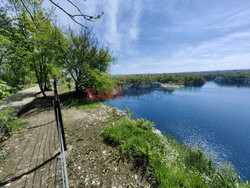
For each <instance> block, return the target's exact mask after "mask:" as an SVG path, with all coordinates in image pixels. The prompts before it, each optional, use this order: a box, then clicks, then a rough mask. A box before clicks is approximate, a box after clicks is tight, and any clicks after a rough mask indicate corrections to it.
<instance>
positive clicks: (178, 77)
mask: <svg viewBox="0 0 250 188" xmlns="http://www.w3.org/2000/svg"><path fill="white" fill-rule="evenodd" d="M115 81H116V84H117V85H118V86H120V85H122V84H127V83H136V84H139V85H140V84H142V83H146V84H148V83H152V82H160V83H168V84H178V85H185V86H202V85H204V84H205V79H204V78H203V76H200V75H193V74H157V75H139V76H131V75H124V76H118V77H115Z"/></svg>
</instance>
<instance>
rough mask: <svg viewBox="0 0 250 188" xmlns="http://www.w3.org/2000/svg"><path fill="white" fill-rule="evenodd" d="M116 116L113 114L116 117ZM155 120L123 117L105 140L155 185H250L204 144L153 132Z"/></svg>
mask: <svg viewBox="0 0 250 188" xmlns="http://www.w3.org/2000/svg"><path fill="white" fill-rule="evenodd" d="M112 119H113V117H112ZM153 126H154V124H153V123H151V122H149V121H147V120H145V119H137V120H132V119H131V118H129V117H125V118H122V119H121V120H119V121H118V123H117V124H116V125H114V126H107V127H106V128H105V130H104V131H103V132H102V137H103V138H104V141H105V142H106V143H107V144H109V145H111V146H113V147H117V148H119V151H120V156H121V157H122V158H124V159H128V160H132V161H133V162H134V165H135V167H137V168H140V169H142V170H143V171H144V172H145V176H147V177H150V178H152V184H153V186H154V187H250V186H249V185H247V184H244V183H243V182H242V180H241V179H240V178H239V177H238V175H237V174H236V173H235V170H234V168H233V166H232V165H230V164H223V165H221V166H220V167H218V166H217V165H216V163H215V161H214V159H213V158H212V157H211V155H209V154H208V153H205V152H204V151H203V150H202V149H201V148H198V147H191V146H185V145H184V144H182V143H180V142H177V141H176V140H175V139H174V138H173V137H171V136H168V137H167V136H163V135H158V134H156V133H154V132H153V130H154V128H153Z"/></svg>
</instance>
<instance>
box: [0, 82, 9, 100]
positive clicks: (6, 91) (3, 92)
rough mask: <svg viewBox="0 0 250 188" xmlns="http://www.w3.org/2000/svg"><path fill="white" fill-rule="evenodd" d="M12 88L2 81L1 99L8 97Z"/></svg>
mask: <svg viewBox="0 0 250 188" xmlns="http://www.w3.org/2000/svg"><path fill="white" fill-rule="evenodd" d="M10 91H11V87H10V86H8V85H7V84H6V83H5V82H3V81H1V80H0V99H2V98H4V97H7V96H8V95H9V94H10Z"/></svg>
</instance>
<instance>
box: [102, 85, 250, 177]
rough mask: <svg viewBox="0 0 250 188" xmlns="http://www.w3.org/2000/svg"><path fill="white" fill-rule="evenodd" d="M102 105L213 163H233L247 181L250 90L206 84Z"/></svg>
mask: <svg viewBox="0 0 250 188" xmlns="http://www.w3.org/2000/svg"><path fill="white" fill-rule="evenodd" d="M105 104H109V105H111V106H114V107H118V108H119V109H122V110H124V109H126V107H128V108H130V109H131V111H133V113H134V117H143V118H147V119H149V120H151V121H153V122H155V124H156V128H157V129H159V130H161V131H164V132H166V133H170V134H171V135H173V136H174V137H175V138H176V139H179V140H182V141H183V142H185V143H189V142H192V143H195V144H199V145H200V146H202V147H203V148H204V149H206V150H208V151H210V152H212V153H213V154H214V156H215V157H216V159H217V161H229V162H231V163H233V164H234V166H235V167H236V170H237V172H238V173H239V174H240V175H241V177H242V178H243V179H244V180H247V179H250V88H247V87H236V86H226V87H225V86H224V87H222V86H219V85H217V84H215V83H214V82H207V83H206V84H205V85H204V86H203V87H201V88H192V87H190V88H182V89H175V90H174V91H172V92H163V91H160V90H151V91H146V93H140V91H137V95H133V96H131V94H127V95H125V96H123V99H122V100H115V99H114V100H112V101H106V102H105Z"/></svg>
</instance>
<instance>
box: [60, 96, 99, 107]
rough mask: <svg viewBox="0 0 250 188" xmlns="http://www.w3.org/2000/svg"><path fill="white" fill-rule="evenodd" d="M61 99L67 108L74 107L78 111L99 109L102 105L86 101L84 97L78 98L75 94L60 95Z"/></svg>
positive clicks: (97, 102)
mask: <svg viewBox="0 0 250 188" xmlns="http://www.w3.org/2000/svg"><path fill="white" fill-rule="evenodd" d="M60 99H61V100H62V101H63V105H65V106H74V107H76V108H78V109H91V108H99V107H101V105H102V103H101V102H100V101H91V100H86V99H85V98H84V97H83V96H76V95H74V93H64V94H62V95H60Z"/></svg>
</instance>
